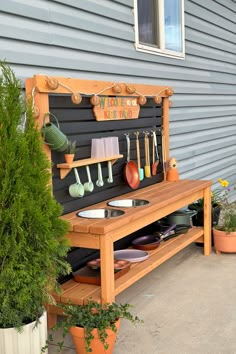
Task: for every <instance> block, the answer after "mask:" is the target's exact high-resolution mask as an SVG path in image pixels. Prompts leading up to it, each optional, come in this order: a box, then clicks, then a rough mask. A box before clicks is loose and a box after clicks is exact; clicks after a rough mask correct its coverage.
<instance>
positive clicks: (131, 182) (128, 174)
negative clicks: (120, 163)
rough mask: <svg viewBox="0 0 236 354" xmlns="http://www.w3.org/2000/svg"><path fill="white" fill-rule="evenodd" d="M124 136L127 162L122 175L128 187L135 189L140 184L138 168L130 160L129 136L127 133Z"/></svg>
mask: <svg viewBox="0 0 236 354" xmlns="http://www.w3.org/2000/svg"><path fill="white" fill-rule="evenodd" d="M125 136H126V142H127V162H126V164H125V166H124V169H123V177H124V180H125V182H126V183H127V184H128V186H129V187H130V188H132V189H136V188H138V186H139V184H140V179H139V170H138V166H137V164H136V163H135V162H134V161H131V160H130V138H129V134H125Z"/></svg>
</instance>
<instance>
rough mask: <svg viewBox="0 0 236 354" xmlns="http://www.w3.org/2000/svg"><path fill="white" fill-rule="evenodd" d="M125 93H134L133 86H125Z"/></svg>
mask: <svg viewBox="0 0 236 354" xmlns="http://www.w3.org/2000/svg"><path fill="white" fill-rule="evenodd" d="M126 91H127V92H128V93H130V94H132V93H134V92H135V91H136V89H135V87H134V86H133V85H127V86H126Z"/></svg>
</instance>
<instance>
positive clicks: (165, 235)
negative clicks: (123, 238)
mask: <svg viewBox="0 0 236 354" xmlns="http://www.w3.org/2000/svg"><path fill="white" fill-rule="evenodd" d="M175 227H176V225H175V224H174V225H171V226H170V227H169V228H168V229H167V230H165V231H164V232H159V233H155V235H145V236H141V237H138V238H136V239H135V240H133V242H132V245H133V247H134V248H136V249H138V250H143V251H148V250H153V249H155V248H157V247H159V246H160V243H161V241H164V240H165V239H168V240H169V239H170V238H172V237H175V236H177V235H176V234H175V233H173V234H170V231H172V230H173V229H174V228H175Z"/></svg>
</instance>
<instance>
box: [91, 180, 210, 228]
mask: <svg viewBox="0 0 236 354" xmlns="http://www.w3.org/2000/svg"><path fill="white" fill-rule="evenodd" d="M167 183H168V182H167ZM170 183H173V189H172V190H171V191H170V192H169V193H166V195H165V197H163V199H162V200H161V201H159V197H158V192H159V191H160V190H159V189H158V185H157V190H156V194H155V195H156V196H155V197H154V198H153V199H151V200H150V204H148V205H146V206H145V208H144V209H143V210H141V209H138V210H137V211H136V213H135V214H134V215H132V216H131V217H128V212H127V213H126V214H125V216H122V217H118V218H114V219H109V220H104V221H102V222H100V224H99V223H97V224H95V225H92V224H91V227H90V232H91V233H97V234H105V233H107V232H110V231H112V230H114V229H117V228H119V227H121V226H122V225H124V223H127V224H128V223H129V222H131V221H133V220H134V219H136V220H137V219H138V218H140V217H144V216H146V215H147V214H148V213H152V212H153V211H158V210H160V209H161V208H163V207H165V206H166V205H170V208H171V209H172V207H173V203H175V202H178V201H180V203H181V199H184V198H185V197H188V196H189V198H190V199H189V200H191V199H192V197H191V195H193V194H194V193H196V192H198V191H201V190H202V189H203V188H202V187H203V186H204V185H206V186H207V185H210V184H211V182H207V181H204V182H201V181H191V182H189V184H188V185H185V186H184V187H183V186H182V185H181V183H179V182H170ZM147 188H148V187H147ZM200 193H201V192H200ZM182 205H184V204H182ZM171 209H170V210H171ZM172 210H173V209H172Z"/></svg>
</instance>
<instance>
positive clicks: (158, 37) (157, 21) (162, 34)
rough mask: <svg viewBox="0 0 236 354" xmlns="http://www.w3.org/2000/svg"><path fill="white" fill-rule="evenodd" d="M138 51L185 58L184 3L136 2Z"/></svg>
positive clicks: (176, 0) (169, 0)
mask: <svg viewBox="0 0 236 354" xmlns="http://www.w3.org/2000/svg"><path fill="white" fill-rule="evenodd" d="M134 3H135V37H136V38H135V45H136V49H137V50H141V51H144V52H148V53H152V54H159V55H165V56H170V57H175V58H184V50H185V48H184V0H134Z"/></svg>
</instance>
